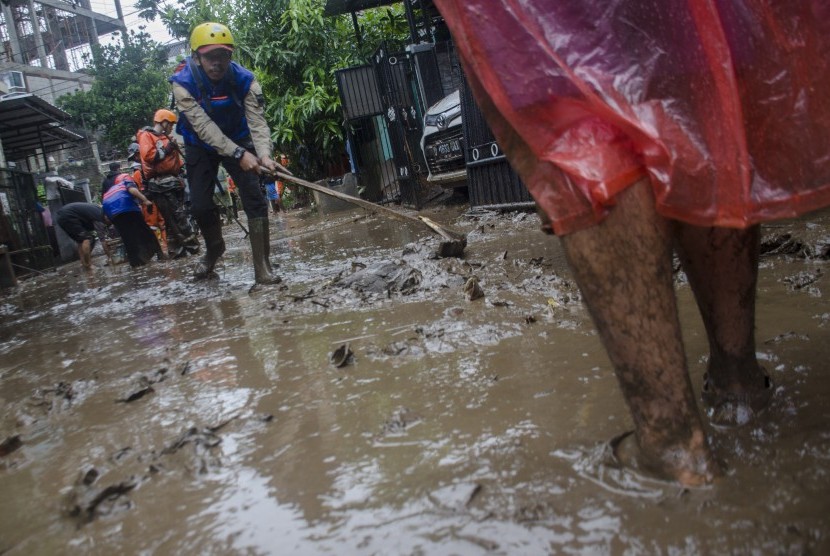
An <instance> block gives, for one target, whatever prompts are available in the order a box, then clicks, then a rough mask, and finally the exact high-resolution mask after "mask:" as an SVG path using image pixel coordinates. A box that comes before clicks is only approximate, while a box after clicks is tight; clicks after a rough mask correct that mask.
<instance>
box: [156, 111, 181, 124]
mask: <svg viewBox="0 0 830 556" xmlns="http://www.w3.org/2000/svg"><path fill="white" fill-rule="evenodd" d="M159 122H170V123H171V124H175V123H176V114H174V113H173V112H171V111H170V110H165V109H164V108H162V109H161V110H156V113H155V114H153V123H159Z"/></svg>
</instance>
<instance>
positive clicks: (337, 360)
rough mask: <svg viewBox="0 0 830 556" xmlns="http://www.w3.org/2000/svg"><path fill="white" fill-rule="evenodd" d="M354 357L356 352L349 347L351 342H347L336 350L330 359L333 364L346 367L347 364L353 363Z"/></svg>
mask: <svg viewBox="0 0 830 556" xmlns="http://www.w3.org/2000/svg"><path fill="white" fill-rule="evenodd" d="M353 358H354V352H353V351H352V350H351V348H350V347H349V344H348V343H346V344H343V345H342V346H340V347H339V348H337V349H336V350H334V352H333V353H332V354H331V356H330V357H329V361H331V364H332V365H334V366H335V367H338V368H339V367H345V366H346V365H348V364H349V363H351V362H352V360H353Z"/></svg>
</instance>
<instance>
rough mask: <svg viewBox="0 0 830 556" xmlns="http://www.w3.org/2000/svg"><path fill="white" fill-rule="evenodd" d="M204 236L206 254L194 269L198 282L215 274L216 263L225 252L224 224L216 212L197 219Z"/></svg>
mask: <svg viewBox="0 0 830 556" xmlns="http://www.w3.org/2000/svg"><path fill="white" fill-rule="evenodd" d="M196 222H197V223H198V224H199V229H200V230H202V236H203V237H204V238H205V254H204V255H202V257H201V258H200V259H199V262H198V263H196V266H195V267H193V277H194V278H196V279H197V280H201V279H204V278H208V277H209V276H210V275H211V274H213V267H215V266H216V261H217V260H219V257H221V256H222V253H224V252H225V240H224V239H222V222H221V221H220V220H219V215H218V214H217V213H216V211H210V212H206V213H203V214H201V215H199V216H197V217H196Z"/></svg>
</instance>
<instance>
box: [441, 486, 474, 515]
mask: <svg viewBox="0 0 830 556" xmlns="http://www.w3.org/2000/svg"><path fill="white" fill-rule="evenodd" d="M481 489H482V487H481V485H480V484H479V483H458V484H454V485H449V486H446V487H443V488H439V489H438V490H435V491H433V492H430V493H429V499H430V500H431V501H432V503H433V504H435V505H436V506H440V507H442V508H445V509H448V510H452V511H455V512H459V511H462V510H464V509H466V508H468V507H469V506H470V504H471V503H472V502H473V500H474V499H475V498H476V497H477V496H478V495H479V493H481Z"/></svg>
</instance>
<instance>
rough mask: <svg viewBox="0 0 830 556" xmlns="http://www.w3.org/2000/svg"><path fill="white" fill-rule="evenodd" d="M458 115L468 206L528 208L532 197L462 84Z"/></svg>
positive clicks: (531, 202)
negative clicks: (462, 123) (461, 126)
mask: <svg viewBox="0 0 830 556" xmlns="http://www.w3.org/2000/svg"><path fill="white" fill-rule="evenodd" d="M461 113H462V117H463V119H464V145H465V147H466V149H465V157H466V161H467V190H468V191H469V194H470V206H471V207H481V208H492V209H505V208H523V207H532V206H533V204H534V203H533V198H532V197H531V196H530V193H528V191H527V188H526V187H525V186H524V184H523V183H522V181H521V179H519V176H518V174H516V172H514V171H513V168H511V167H510V164H509V163H508V162H507V158H506V157H505V156H504V153H502V152H501V149H500V148H499V145H498V143H497V142H496V138H495V136H494V135H493V132H492V131H490V127H489V126H488V125H487V122H486V121H485V120H484V115H483V114H482V113H481V110H480V109H479V107H478V105H477V104H476V103H475V100H474V99H473V94H472V92H471V91H470V88H469V87H467V86H466V84H465V85H464V86H463V87H461Z"/></svg>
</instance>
